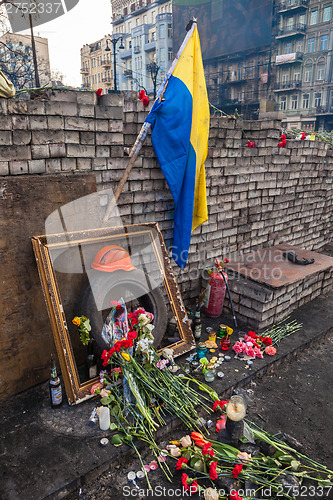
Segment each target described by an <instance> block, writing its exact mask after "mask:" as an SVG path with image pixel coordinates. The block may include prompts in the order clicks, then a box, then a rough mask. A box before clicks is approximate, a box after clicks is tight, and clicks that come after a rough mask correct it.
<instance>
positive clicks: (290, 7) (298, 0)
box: [277, 0, 309, 14]
mask: <svg viewBox="0 0 333 500" xmlns="http://www.w3.org/2000/svg"><path fill="white" fill-rule="evenodd" d="M308 5H309V0H294V1H293V2H292V4H291V3H290V1H289V2H281V3H280V5H279V6H278V8H277V12H278V13H279V14H283V13H284V12H288V13H289V12H290V11H291V12H292V13H294V12H297V11H301V10H304V9H307V8H308Z"/></svg>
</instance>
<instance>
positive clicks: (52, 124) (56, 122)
mask: <svg viewBox="0 0 333 500" xmlns="http://www.w3.org/2000/svg"><path fill="white" fill-rule="evenodd" d="M47 127H48V128H49V129H51V130H62V129H63V128H64V118H63V117H62V116H48V117H47Z"/></svg>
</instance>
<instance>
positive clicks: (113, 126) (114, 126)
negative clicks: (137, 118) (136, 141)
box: [109, 120, 130, 133]
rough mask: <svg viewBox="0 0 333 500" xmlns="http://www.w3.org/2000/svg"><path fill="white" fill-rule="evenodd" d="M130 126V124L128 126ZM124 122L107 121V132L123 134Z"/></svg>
mask: <svg viewBox="0 0 333 500" xmlns="http://www.w3.org/2000/svg"><path fill="white" fill-rule="evenodd" d="M128 125H130V124H128ZM124 126H126V124H125V125H124V122H123V121H122V120H109V132H121V133H123V132H124Z"/></svg>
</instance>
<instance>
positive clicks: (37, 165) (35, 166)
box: [28, 160, 46, 174]
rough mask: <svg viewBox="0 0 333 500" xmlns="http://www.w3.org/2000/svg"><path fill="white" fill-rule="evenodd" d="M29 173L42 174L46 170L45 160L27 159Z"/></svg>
mask: <svg viewBox="0 0 333 500" xmlns="http://www.w3.org/2000/svg"><path fill="white" fill-rule="evenodd" d="M28 163H29V174H44V173H45V172H46V163H45V160H29V162H28Z"/></svg>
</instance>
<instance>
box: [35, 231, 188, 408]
mask: <svg viewBox="0 0 333 500" xmlns="http://www.w3.org/2000/svg"><path fill="white" fill-rule="evenodd" d="M32 244H33V249H34V253H35V257H36V262H37V267H38V271H39V275H40V280H41V284H42V288H43V292H44V296H45V300H46V305H47V309H48V313H49V317H50V322H51V327H52V331H53V335H54V339H55V344H56V348H57V353H58V357H59V362H60V367H61V371H62V375H63V380H64V384H65V388H66V393H67V397H68V401H69V404H78V403H80V402H82V401H84V400H86V399H88V398H90V397H92V396H91V394H90V389H91V387H92V385H93V384H94V383H96V382H97V381H98V376H97V375H98V373H99V371H100V370H101V369H103V367H102V362H101V359H100V356H101V353H102V352H103V350H104V349H110V347H111V346H110V345H108V344H107V343H106V340H105V335H103V330H105V325H106V324H107V318H108V315H109V313H110V308H111V306H110V303H111V301H119V300H120V299H122V300H123V301H124V302H125V304H126V308H127V311H128V312H130V311H132V312H133V311H134V310H135V309H136V308H138V307H143V308H144V309H145V310H146V311H148V312H150V313H152V314H153V315H154V320H153V324H154V327H155V328H154V331H153V334H154V338H155V340H154V345H155V347H156V348H157V349H159V350H162V349H163V348H166V347H169V348H172V349H173V351H174V356H175V357H176V356H179V355H181V354H184V353H185V352H188V351H190V350H191V349H193V348H194V347H195V340H194V337H193V334H192V330H191V325H190V322H189V320H188V317H187V313H186V309H185V307H184V304H183V301H182V298H181V295H180V291H179V288H178V285H177V282H176V279H175V276H174V274H173V271H172V267H171V264H170V260H169V257H168V254H167V251H166V248H165V244H164V241H163V237H162V234H161V231H160V228H159V226H158V224H157V223H147V224H137V225H129V226H121V227H112V228H100V229H91V230H87V231H74V232H64V233H59V234H51V235H48V236H35V237H33V238H32ZM77 316H78V317H81V316H85V317H87V318H88V319H89V321H90V324H91V332H90V337H91V341H90V342H89V344H88V345H83V344H82V342H81V340H80V335H79V332H78V329H77V326H75V325H74V324H73V319H74V317H77ZM92 360H95V361H94V363H96V365H91V363H92ZM89 363H90V364H89Z"/></svg>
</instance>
